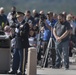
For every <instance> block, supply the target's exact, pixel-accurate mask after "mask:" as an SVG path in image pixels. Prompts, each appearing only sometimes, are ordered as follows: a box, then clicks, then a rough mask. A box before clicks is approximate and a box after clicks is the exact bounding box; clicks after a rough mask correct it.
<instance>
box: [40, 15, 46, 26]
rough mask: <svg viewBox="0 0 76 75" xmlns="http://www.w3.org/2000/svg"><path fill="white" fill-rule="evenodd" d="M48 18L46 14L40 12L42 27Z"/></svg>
mask: <svg viewBox="0 0 76 75" xmlns="http://www.w3.org/2000/svg"><path fill="white" fill-rule="evenodd" d="M45 20H46V16H45V15H44V14H40V21H41V23H40V24H41V27H43V26H45V23H44V21H45Z"/></svg>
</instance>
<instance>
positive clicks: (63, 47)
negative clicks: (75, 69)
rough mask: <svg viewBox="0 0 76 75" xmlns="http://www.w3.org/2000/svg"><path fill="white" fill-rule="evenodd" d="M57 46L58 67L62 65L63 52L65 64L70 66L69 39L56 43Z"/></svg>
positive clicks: (66, 66) (67, 66)
mask: <svg viewBox="0 0 76 75" xmlns="http://www.w3.org/2000/svg"><path fill="white" fill-rule="evenodd" d="M55 48H56V64H55V65H56V67H60V66H61V60H62V52H63V56H64V66H65V68H69V41H65V42H61V43H58V42H56V43H55Z"/></svg>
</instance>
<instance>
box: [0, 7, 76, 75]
mask: <svg viewBox="0 0 76 75" xmlns="http://www.w3.org/2000/svg"><path fill="white" fill-rule="evenodd" d="M0 30H2V31H4V32H5V34H6V35H8V36H9V38H10V39H11V52H13V64H12V71H11V72H9V73H10V74H16V73H17V70H18V69H20V72H19V73H18V74H19V75H22V74H25V68H26V64H27V56H28V48H29V47H36V48H37V51H38V57H37V59H38V60H41V50H43V52H42V53H43V57H44V56H45V53H46V50H47V46H48V43H49V39H50V38H52V39H53V41H54V43H55V49H51V54H52V56H51V58H52V61H53V62H52V68H61V64H62V53H63V56H64V67H65V69H69V56H72V51H71V50H72V48H73V46H76V39H75V38H76V16H75V15H73V14H72V13H66V12H61V13H60V14H57V13H54V12H52V11H48V12H47V13H46V14H45V12H44V11H43V10H41V11H40V12H37V10H36V9H34V10H33V11H32V12H31V11H30V10H26V11H25V12H24V13H23V12H21V11H17V10H16V7H15V6H13V7H12V8H11V11H10V12H9V13H8V15H6V14H5V11H4V8H3V7H0Z"/></svg>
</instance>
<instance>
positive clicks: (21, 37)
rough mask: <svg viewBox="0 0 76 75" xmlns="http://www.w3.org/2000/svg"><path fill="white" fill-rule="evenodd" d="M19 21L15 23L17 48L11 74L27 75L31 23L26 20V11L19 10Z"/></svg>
mask: <svg viewBox="0 0 76 75" xmlns="http://www.w3.org/2000/svg"><path fill="white" fill-rule="evenodd" d="M16 17H17V23H16V25H15V35H14V36H15V49H14V55H13V65H12V71H11V72H9V73H10V74H17V70H18V69H20V72H19V73H18V74H19V75H22V74H23V75H25V67H26V63H27V55H28V47H29V41H28V36H29V24H28V23H26V22H25V20H24V13H22V12H17V15H16Z"/></svg>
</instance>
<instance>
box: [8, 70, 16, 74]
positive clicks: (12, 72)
mask: <svg viewBox="0 0 76 75" xmlns="http://www.w3.org/2000/svg"><path fill="white" fill-rule="evenodd" d="M8 74H17V72H14V71H11V72H8Z"/></svg>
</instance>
